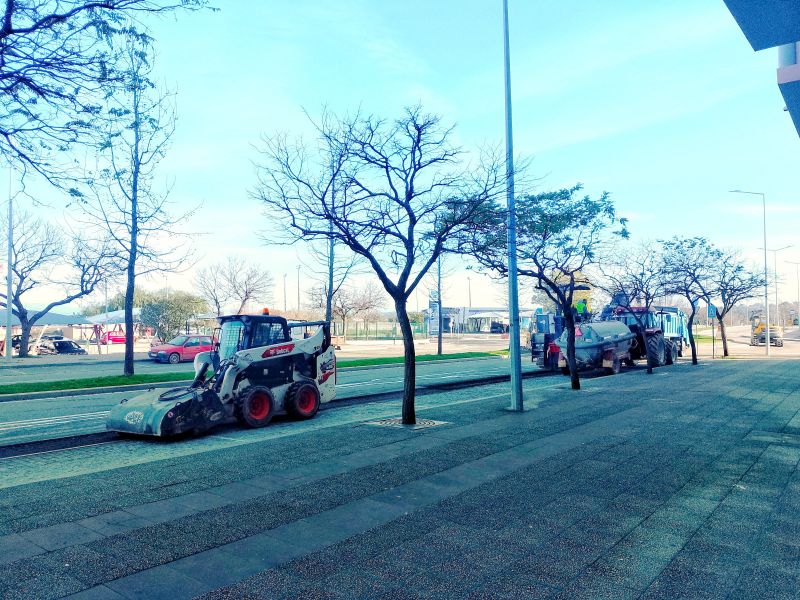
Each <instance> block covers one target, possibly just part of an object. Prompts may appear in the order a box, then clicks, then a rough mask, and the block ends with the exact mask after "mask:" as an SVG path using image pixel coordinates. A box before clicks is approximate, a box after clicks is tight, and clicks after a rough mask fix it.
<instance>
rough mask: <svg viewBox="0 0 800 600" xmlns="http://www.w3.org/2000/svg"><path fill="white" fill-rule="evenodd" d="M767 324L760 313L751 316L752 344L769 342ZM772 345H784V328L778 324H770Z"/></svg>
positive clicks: (779, 346)
mask: <svg viewBox="0 0 800 600" xmlns="http://www.w3.org/2000/svg"><path fill="white" fill-rule="evenodd" d="M766 329H767V326H766V323H764V318H763V317H762V316H761V314H760V313H756V314H754V315H753V316H751V317H750V345H751V346H760V345H762V344H765V343H766V342H767V331H766ZM769 343H770V346H775V347H777V348H781V347H783V328H782V327H779V326H777V325H770V326H769Z"/></svg>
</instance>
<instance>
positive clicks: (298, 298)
mask: <svg viewBox="0 0 800 600" xmlns="http://www.w3.org/2000/svg"><path fill="white" fill-rule="evenodd" d="M297 312H298V315H297V316H298V318H299V317H300V315H299V313H300V265H297Z"/></svg>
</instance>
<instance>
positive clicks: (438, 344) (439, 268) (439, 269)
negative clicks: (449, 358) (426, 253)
mask: <svg viewBox="0 0 800 600" xmlns="http://www.w3.org/2000/svg"><path fill="white" fill-rule="evenodd" d="M436 294H437V296H438V298H439V300H438V302H439V310H438V311H437V312H438V313H439V333H438V335H437V336H436V354H438V355H439V356H441V355H442V329H443V327H442V326H443V325H444V316H443V315H442V256H441V255H439V259H438V260H437V261H436Z"/></svg>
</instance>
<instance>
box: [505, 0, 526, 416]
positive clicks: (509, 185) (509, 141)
mask: <svg viewBox="0 0 800 600" xmlns="http://www.w3.org/2000/svg"><path fill="white" fill-rule="evenodd" d="M503 58H504V61H503V63H504V74H505V101H506V201H507V205H508V312H509V315H508V324H509V327H508V334H509V335H508V343H509V359H510V362H511V406H510V407H509V410H512V411H522V410H523V397H522V365H521V363H520V358H521V357H520V351H519V350H520V349H519V337H520V336H519V297H518V294H517V215H516V209H515V207H514V141H513V128H512V120H511V56H510V47H509V39H508V0H503Z"/></svg>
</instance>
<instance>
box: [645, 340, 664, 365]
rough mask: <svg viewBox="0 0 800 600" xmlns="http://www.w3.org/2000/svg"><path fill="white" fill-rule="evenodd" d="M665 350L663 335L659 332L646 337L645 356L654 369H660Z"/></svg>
mask: <svg viewBox="0 0 800 600" xmlns="http://www.w3.org/2000/svg"><path fill="white" fill-rule="evenodd" d="M665 351H666V348H665V346H664V334H663V333H661V332H660V331H658V332H656V333H654V334H652V335H649V336H647V356H648V360H650V361H651V362H652V365H653V366H654V367H661V366H663V365H664V362H665V361H666V358H665V356H664V355H665Z"/></svg>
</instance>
